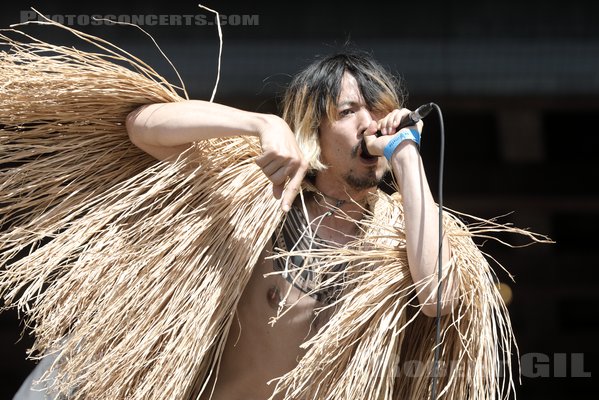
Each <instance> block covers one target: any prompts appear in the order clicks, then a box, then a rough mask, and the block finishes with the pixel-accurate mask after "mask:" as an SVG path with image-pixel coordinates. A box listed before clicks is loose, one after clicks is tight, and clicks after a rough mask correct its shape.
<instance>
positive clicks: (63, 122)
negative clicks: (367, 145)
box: [0, 22, 542, 400]
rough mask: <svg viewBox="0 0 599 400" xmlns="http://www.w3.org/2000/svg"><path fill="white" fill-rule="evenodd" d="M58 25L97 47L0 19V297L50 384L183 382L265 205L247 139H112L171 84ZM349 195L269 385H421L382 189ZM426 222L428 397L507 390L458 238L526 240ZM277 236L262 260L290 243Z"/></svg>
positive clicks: (418, 394) (84, 389) (178, 391)
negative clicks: (155, 146)
mask: <svg viewBox="0 0 599 400" xmlns="http://www.w3.org/2000/svg"><path fill="white" fill-rule="evenodd" d="M49 23H50V22H49ZM50 24H53V25H58V24H54V23H50ZM61 27H62V26H61ZM63 28H64V29H67V30H69V31H71V32H72V33H73V34H75V35H77V36H78V37H79V38H81V39H82V40H84V41H86V42H88V43H91V44H93V45H95V46H97V51H95V52H91V51H90V52H82V51H79V50H76V49H73V48H68V47H59V46H55V45H52V44H49V43H46V42H43V41H40V40H38V39H35V38H32V37H29V36H27V35H25V34H23V33H19V32H18V31H14V30H11V31H8V32H5V34H6V35H4V34H3V35H1V36H0V40H1V41H2V43H3V44H6V45H8V46H9V47H10V49H8V51H6V52H3V53H2V56H1V60H0V77H1V78H2V80H1V82H2V83H1V91H0V126H1V128H2V130H1V131H0V149H1V151H0V164H1V166H2V170H1V175H0V179H1V180H0V221H1V224H2V228H3V229H2V232H1V234H0V247H1V252H0V265H1V268H2V269H1V270H0V295H1V296H2V298H3V300H4V304H5V307H16V308H18V309H19V310H20V311H21V312H22V313H23V314H24V316H25V320H26V321H27V323H28V327H29V328H30V329H31V331H32V333H33V334H34V335H35V343H34V346H33V348H32V349H31V355H32V356H43V355H46V354H55V355H57V359H56V361H55V363H54V365H53V373H55V374H56V376H57V379H56V382H55V385H54V386H53V390H54V391H55V392H56V393H62V394H68V393H71V396H72V397H70V398H74V399H99V398H102V399H144V400H148V399H187V398H190V397H191V393H192V391H193V388H194V387H198V385H199V386H201V385H202V382H205V381H207V379H208V377H209V376H210V375H211V374H215V373H216V372H217V367H218V361H219V356H220V354H221V353H222V350H223V346H224V344H225V341H226V338H227V332H228V330H229V326H230V324H231V322H232V317H233V315H234V312H235V308H236V304H237V301H238V300H239V297H240V295H241V293H242V292H243V289H244V287H245V285H246V283H247V282H248V279H249V277H250V276H251V273H252V269H253V267H254V265H255V264H256V262H257V260H258V256H259V255H260V253H261V250H262V249H263V248H264V247H265V246H266V245H267V243H268V241H269V240H270V239H271V237H272V235H273V233H274V232H275V230H276V229H277V227H279V226H280V223H281V221H282V220H283V218H284V214H283V212H282V211H280V210H279V205H278V202H277V200H276V199H274V198H273V196H272V190H271V187H270V184H269V181H268V180H267V178H266V177H265V176H264V174H263V173H262V171H261V170H260V168H259V167H258V166H257V165H256V164H255V162H254V158H255V157H256V156H258V155H259V154H260V144H259V142H258V141H257V139H256V138H247V137H235V138H226V139H213V140H207V141H202V142H199V143H195V144H194V145H193V146H191V147H190V149H189V150H188V151H186V152H185V153H183V154H182V155H181V156H180V157H179V158H178V159H177V160H172V161H170V162H159V161H156V160H154V159H153V158H152V157H150V156H149V155H147V154H145V153H144V152H142V151H141V150H139V149H138V148H137V147H135V146H134V145H133V144H131V142H130V141H129V138H128V136H127V132H126V129H125V126H124V122H125V118H126V116H127V115H128V113H129V112H131V111H133V110H134V109H136V108H137V107H139V106H141V105H143V104H149V103H155V102H174V101H180V100H182V99H183V97H181V96H180V95H179V94H178V92H177V87H176V86H174V85H171V84H169V83H168V82H166V81H165V80H164V79H163V78H162V77H161V76H159V75H158V74H157V73H156V72H155V71H154V70H153V69H152V68H151V67H150V66H148V65H146V64H144V63H143V62H142V61H141V60H139V59H137V58H135V57H134V56H132V55H130V54H127V53H125V52H123V51H122V50H120V49H118V48H116V47H115V46H112V45H111V44H110V43H107V42H105V41H102V40H101V39H99V38H97V37H92V36H89V35H86V34H84V33H82V32H78V31H74V30H72V29H71V28H66V27H63ZM15 37H16V38H15ZM304 189H305V191H309V190H312V189H311V187H310V186H309V185H306V187H305V188H304ZM303 195H304V194H300V198H301V196H303ZM368 204H369V213H368V217H367V218H365V219H363V220H362V221H360V222H358V223H359V225H360V227H361V230H362V235H361V236H360V237H357V238H355V240H354V241H353V242H351V243H349V244H348V245H347V246H345V247H343V248H341V249H339V248H336V247H327V246H326V245H325V246H320V247H319V248H318V249H311V250H308V252H309V254H310V255H311V256H312V257H310V258H305V259H306V260H308V262H306V263H304V264H303V265H301V266H299V267H297V268H303V269H306V270H309V271H310V273H312V274H316V275H317V276H320V277H321V279H320V280H318V282H319V283H318V285H317V286H316V287H314V288H312V290H313V292H312V293H307V295H309V294H314V293H316V292H322V291H326V290H329V289H331V287H332V286H333V285H337V286H335V290H336V292H337V293H338V296H337V297H336V298H335V300H334V301H332V302H330V303H327V305H326V306H324V307H323V311H324V310H325V309H328V308H331V307H333V308H334V312H332V316H331V318H330V320H329V321H328V322H327V323H326V324H325V325H324V326H323V327H322V328H321V329H320V330H319V331H318V332H317V333H316V334H315V335H314V336H313V337H312V338H311V339H310V341H309V342H306V343H305V346H306V347H307V348H308V351H307V354H306V355H305V357H303V358H302V359H301V360H300V362H299V365H298V366H297V367H296V368H295V369H293V370H292V371H290V372H289V373H288V374H286V375H284V376H282V377H281V378H280V379H279V380H277V381H276V382H273V383H272V384H273V385H277V386H276V390H275V393H276V394H284V395H285V399H287V400H291V399H424V398H427V396H428V395H429V391H430V368H431V365H432V360H433V347H434V332H435V319H434V318H428V317H426V316H424V315H422V313H421V312H419V306H418V305H417V302H416V293H415V291H414V283H413V282H412V281H411V278H410V274H409V270H408V266H407V256H406V251H405V241H404V236H403V234H402V230H403V218H402V206H401V199H400V197H399V196H390V195H388V194H386V193H384V192H382V191H380V190H379V191H377V192H375V193H372V194H371V196H370V198H369V202H368ZM444 225H445V229H446V234H447V235H448V237H449V241H450V244H451V247H452V249H453V254H452V257H453V258H452V263H451V265H449V266H447V267H446V271H449V270H452V271H453V273H454V277H455V280H456V282H457V284H458V287H459V295H460V299H459V302H458V305H457V306H456V308H455V310H454V311H453V313H452V314H450V315H447V316H445V317H443V318H442V320H441V345H440V346H441V351H440V363H441V364H440V365H441V366H442V368H441V374H440V375H441V376H440V378H439V388H440V391H439V394H440V398H444V399H464V398H469V399H495V398H502V397H507V396H508V394H509V393H510V392H511V391H512V389H513V380H512V375H511V357H512V356H513V355H514V352H515V351H516V347H515V346H514V344H515V342H514V338H513V334H512V331H511V327H510V321H509V317H508V313H507V310H506V308H505V305H504V303H503V301H502V299H501V297H500V295H499V292H498V290H497V289H496V286H495V283H494V282H495V281H494V273H493V271H492V269H491V267H490V265H489V263H488V262H487V260H486V258H485V256H484V255H483V254H482V253H481V251H480V250H479V249H478V247H477V246H476V245H475V243H474V241H473V237H475V236H480V237H484V236H487V235H491V234H492V233H493V232H502V231H512V232H518V233H520V234H523V235H528V236H529V237H530V238H531V240H533V241H538V240H542V239H539V238H538V237H537V236H536V235H533V234H530V233H528V232H527V231H521V230H518V229H515V228H508V227H506V226H503V225H499V224H496V223H493V222H491V221H483V220H476V222H475V223H474V224H472V225H469V226H466V225H465V224H464V223H463V222H462V220H461V218H459V217H458V214H457V213H451V212H449V211H447V212H446V213H445V220H444ZM287 250H288V251H287V252H282V253H279V254H277V255H275V256H274V257H275V258H281V257H282V258H284V257H288V256H306V255H307V254H304V253H303V252H306V250H302V249H287ZM340 263H343V264H345V268H344V269H343V270H339V269H337V270H335V269H331V266H337V265H339V264H340ZM290 268H292V269H293V268H294V267H293V266H291V267H290ZM299 272H301V271H295V273H299ZM274 273H289V270H287V271H285V268H283V271H274ZM339 274H343V279H341V280H340V279H338V278H339ZM339 282H342V287H341V288H340V287H339V286H338V285H339ZM291 306H292V305H291ZM284 312H285V309H281V313H284ZM275 323H276V322H275ZM408 361H409V362H410V364H409V365H410V366H411V367H412V370H410V371H406V370H405V369H404V367H405V366H406V362H408ZM415 362H417V363H415ZM414 366H418V367H420V368H424V370H420V371H414V370H413V367H414ZM206 390H209V388H208V389H206Z"/></svg>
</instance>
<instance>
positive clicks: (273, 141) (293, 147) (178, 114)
mask: <svg viewBox="0 0 599 400" xmlns="http://www.w3.org/2000/svg"><path fill="white" fill-rule="evenodd" d="M127 132H128V134H129V138H130V139H131V142H132V143H133V144H135V145H136V146H137V147H139V148H140V149H142V150H143V151H145V152H146V153H148V154H150V155H152V156H153V157H155V158H157V159H159V160H167V159H169V158H171V157H174V156H176V155H178V154H180V153H181V152H183V151H185V150H186V149H188V148H189V146H190V145H191V144H192V143H193V142H197V141H201V140H206V139H210V138H218V137H227V136H240V135H247V136H256V137H258V138H259V139H260V144H261V147H262V155H260V156H259V157H258V158H257V159H256V164H258V166H259V167H260V168H262V171H263V172H264V174H265V175H266V176H267V177H268V179H269V180H270V181H271V182H272V183H273V194H274V196H275V197H276V198H277V199H279V198H280V199H281V207H282V208H283V210H284V211H288V210H289V207H290V204H291V203H292V202H293V199H294V198H295V195H296V194H297V193H298V191H299V188H300V185H301V183H302V180H303V178H304V175H305V173H306V170H307V163H306V161H305V160H304V157H303V155H302V152H301V150H300V149H299V147H298V145H297V142H296V140H295V136H294V135H293V132H292V131H291V130H290V129H289V126H288V125H287V124H286V123H285V121H283V119H281V118H279V117H278V116H276V115H272V114H262V113H255V112H250V111H245V110H241V109H238V108H234V107H230V106H226V105H223V104H218V103H212V102H207V101H202V100H185V101H180V102H172V103H157V104H149V105H144V106H141V107H140V108H138V109H136V110H134V111H133V112H131V113H130V114H129V116H128V117H127ZM283 192H284V193H283Z"/></svg>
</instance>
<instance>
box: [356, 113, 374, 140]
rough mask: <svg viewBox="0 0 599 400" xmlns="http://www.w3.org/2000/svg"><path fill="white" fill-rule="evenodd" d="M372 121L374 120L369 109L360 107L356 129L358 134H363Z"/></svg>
mask: <svg viewBox="0 0 599 400" xmlns="http://www.w3.org/2000/svg"><path fill="white" fill-rule="evenodd" d="M372 121H374V116H373V115H372V113H371V112H370V110H368V109H367V108H366V107H362V108H360V111H359V118H358V123H359V127H358V129H359V130H358V131H359V133H360V136H362V135H364V132H365V131H366V129H368V127H369V126H370V124H371V123H372Z"/></svg>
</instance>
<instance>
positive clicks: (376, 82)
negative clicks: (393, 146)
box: [282, 50, 405, 172]
mask: <svg viewBox="0 0 599 400" xmlns="http://www.w3.org/2000/svg"><path fill="white" fill-rule="evenodd" d="M346 72H348V73H350V74H351V75H353V76H354V78H355V79H356V81H357V82H358V86H359V88H360V91H361V93H362V96H363V97H364V101H365V103H366V106H367V107H368V109H369V110H371V111H372V112H375V113H388V112H390V111H392V110H393V109H395V108H401V107H402V105H403V103H404V97H405V95H404V91H403V88H402V85H401V83H400V80H399V79H398V77H396V76H395V75H393V74H391V73H390V72H389V71H388V70H387V69H385V67H383V66H382V65H381V64H380V63H379V62H377V61H376V60H375V59H374V58H373V57H372V56H371V55H370V54H369V53H367V52H364V51H360V50H347V51H343V52H338V53H335V54H331V55H328V56H325V57H322V58H318V59H317V60H315V61H314V62H312V63H311V64H310V65H308V66H307V67H306V68H304V69H303V70H302V71H300V72H299V73H298V74H297V75H295V77H294V78H293V79H292V81H291V83H290V84H289V86H288V87H287V90H286V91H285V93H284V96H283V100H282V110H283V118H284V119H285V121H286V122H287V123H288V124H289V126H290V127H291V129H292V130H293V132H295V135H296V139H297V142H298V144H299V146H300V148H301V149H302V151H303V153H304V156H305V157H306V160H307V161H308V162H309V165H310V170H312V171H313V172H314V171H320V170H323V169H325V168H326V167H325V165H324V164H322V163H321V162H320V144H319V140H318V128H319V126H320V123H321V122H322V121H323V118H328V119H329V120H334V119H335V115H336V113H335V109H336V105H337V102H338V98H339V93H340V90H341V80H342V78H343V75H344V74H345V73H346Z"/></svg>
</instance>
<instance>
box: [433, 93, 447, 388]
mask: <svg viewBox="0 0 599 400" xmlns="http://www.w3.org/2000/svg"><path fill="white" fill-rule="evenodd" d="M430 104H431V105H432V106H433V107H434V108H435V110H437V114H438V115H439V127H440V155H439V195H438V196H439V202H438V203H439V254H438V261H437V263H438V272H437V273H438V276H437V317H436V325H437V326H436V333H435V356H434V361H433V370H432V374H431V375H432V380H433V382H432V385H431V399H432V400H436V398H437V380H438V375H439V351H440V349H439V347H440V346H439V344H440V342H441V276H442V272H443V164H444V163H445V128H444V126H443V114H442V113H441V108H439V106H438V105H436V104H435V103H430Z"/></svg>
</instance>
